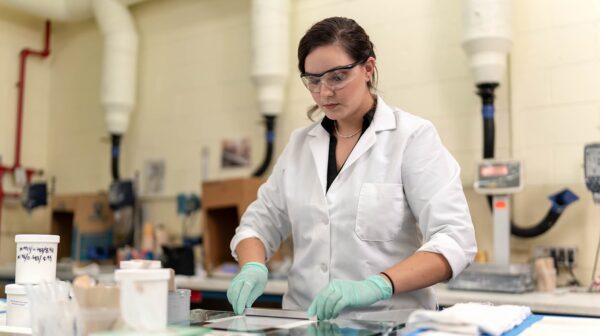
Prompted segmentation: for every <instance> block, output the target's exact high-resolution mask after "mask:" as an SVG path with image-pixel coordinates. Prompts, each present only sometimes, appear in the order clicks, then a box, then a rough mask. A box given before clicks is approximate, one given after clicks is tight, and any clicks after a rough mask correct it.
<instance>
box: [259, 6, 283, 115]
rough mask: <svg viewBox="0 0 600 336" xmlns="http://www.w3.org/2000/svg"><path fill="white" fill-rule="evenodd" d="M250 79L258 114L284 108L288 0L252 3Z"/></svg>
mask: <svg viewBox="0 0 600 336" xmlns="http://www.w3.org/2000/svg"><path fill="white" fill-rule="evenodd" d="M251 15H252V39H251V41H252V79H253V81H254V83H255V84H256V89H257V95H258V103H259V108H260V112H261V113H262V114H264V115H269V116H275V115H277V114H279V113H280V112H281V110H282V109H283V101H284V96H285V86H286V82H287V78H288V73H289V35H290V2H289V0H252V13H251Z"/></svg>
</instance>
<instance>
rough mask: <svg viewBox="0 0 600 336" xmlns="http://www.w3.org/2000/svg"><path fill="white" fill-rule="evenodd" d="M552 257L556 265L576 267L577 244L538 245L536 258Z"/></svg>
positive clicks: (535, 250)
mask: <svg viewBox="0 0 600 336" xmlns="http://www.w3.org/2000/svg"><path fill="white" fill-rule="evenodd" d="M543 257H552V258H553V259H554V267H575V266H576V265H577V247H575V246H536V247H535V249H534V258H543Z"/></svg>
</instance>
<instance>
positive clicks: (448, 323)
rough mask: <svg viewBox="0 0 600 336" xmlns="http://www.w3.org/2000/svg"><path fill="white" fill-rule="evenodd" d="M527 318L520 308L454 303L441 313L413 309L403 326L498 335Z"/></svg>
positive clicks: (468, 333) (526, 308)
mask: <svg viewBox="0 0 600 336" xmlns="http://www.w3.org/2000/svg"><path fill="white" fill-rule="evenodd" d="M529 315H531V309H530V308H529V307H524V306H513V305H502V306H493V305H490V304H482V303H458V304H455V305H454V306H452V307H449V308H446V309H444V310H442V311H433V310H417V311H415V312H413V313H412V314H411V315H410V316H409V318H408V322H407V323H406V325H407V327H410V328H418V329H432V330H437V331H442V332H449V333H455V334H460V335H480V334H481V333H487V334H490V335H494V336H497V335H498V336H499V335H502V333H504V332H506V331H508V330H511V329H512V328H514V327H515V326H517V325H519V324H521V322H523V321H524V320H525V319H526V318H527V317H528V316H529Z"/></svg>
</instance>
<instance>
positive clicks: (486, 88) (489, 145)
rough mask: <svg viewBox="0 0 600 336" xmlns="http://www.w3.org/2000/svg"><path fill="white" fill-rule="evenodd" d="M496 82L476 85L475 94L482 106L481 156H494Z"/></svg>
mask: <svg viewBox="0 0 600 336" xmlns="http://www.w3.org/2000/svg"><path fill="white" fill-rule="evenodd" d="M496 87H498V83H484V84H479V85H477V88H478V89H479V90H478V91H477V95H478V96H479V97H481V101H482V103H483V107H482V109H481V112H482V114H483V158H484V159H491V158H493V157H494V148H495V138H496V126H495V123H494V98H495V95H494V90H495V89H496Z"/></svg>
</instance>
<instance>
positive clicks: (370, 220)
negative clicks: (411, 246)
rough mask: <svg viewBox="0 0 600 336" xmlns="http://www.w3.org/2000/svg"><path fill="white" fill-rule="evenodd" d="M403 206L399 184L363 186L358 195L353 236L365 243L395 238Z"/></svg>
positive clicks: (402, 215)
mask: <svg viewBox="0 0 600 336" xmlns="http://www.w3.org/2000/svg"><path fill="white" fill-rule="evenodd" d="M404 203H405V201H404V190H403V188H402V184H395V183H364V184H363V185H362V187H361V189H360V194H359V196H358V210H357V212H356V227H355V229H354V231H355V232H356V235H357V236H358V237H359V238H360V239H361V240H366V241H390V240H393V239H396V238H398V236H399V234H400V229H401V226H402V219H403V217H404Z"/></svg>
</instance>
